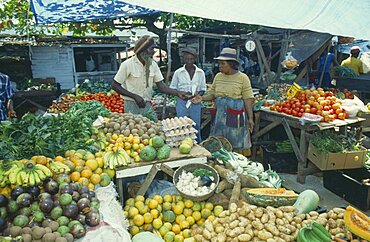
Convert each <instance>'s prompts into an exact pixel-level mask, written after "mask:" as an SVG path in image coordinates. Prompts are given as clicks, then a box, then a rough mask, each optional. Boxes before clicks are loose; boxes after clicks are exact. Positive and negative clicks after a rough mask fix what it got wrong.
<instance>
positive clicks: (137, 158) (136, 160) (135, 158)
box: [134, 152, 141, 163]
mask: <svg viewBox="0 0 370 242" xmlns="http://www.w3.org/2000/svg"><path fill="white" fill-rule="evenodd" d="M135 153H136V152H135ZM134 161H135V162H136V163H137V162H140V161H141V158H140V156H139V155H137V156H135V157H134Z"/></svg>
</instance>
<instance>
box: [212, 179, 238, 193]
mask: <svg viewBox="0 0 370 242" xmlns="http://www.w3.org/2000/svg"><path fill="white" fill-rule="evenodd" d="M233 187H234V186H233V184H231V183H230V182H228V181H227V180H226V179H224V180H222V181H220V183H219V184H218V186H217V188H216V193H221V192H223V191H224V190H226V189H232V188H233Z"/></svg>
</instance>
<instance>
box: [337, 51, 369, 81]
mask: <svg viewBox="0 0 370 242" xmlns="http://www.w3.org/2000/svg"><path fill="white" fill-rule="evenodd" d="M360 52H361V50H360V47H358V46H353V47H352V48H351V55H350V57H348V58H347V59H345V60H343V61H342V63H341V64H340V65H341V66H347V67H349V68H351V69H352V70H353V71H354V72H355V73H356V74H363V73H364V69H363V66H362V64H363V63H362V61H361V60H360V59H358V57H359V55H360Z"/></svg>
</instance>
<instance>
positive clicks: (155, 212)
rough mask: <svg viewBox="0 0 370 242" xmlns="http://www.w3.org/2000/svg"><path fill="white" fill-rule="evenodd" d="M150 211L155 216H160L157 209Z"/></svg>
mask: <svg viewBox="0 0 370 242" xmlns="http://www.w3.org/2000/svg"><path fill="white" fill-rule="evenodd" d="M150 213H151V214H152V215H153V218H158V217H159V211H158V210H157V209H152V210H150Z"/></svg>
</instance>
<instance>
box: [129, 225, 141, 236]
mask: <svg viewBox="0 0 370 242" xmlns="http://www.w3.org/2000/svg"><path fill="white" fill-rule="evenodd" d="M129 231H130V234H131V235H132V236H134V235H136V234H138V233H139V232H140V229H139V227H137V226H130V228H129Z"/></svg>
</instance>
